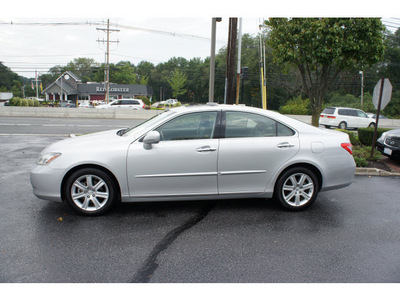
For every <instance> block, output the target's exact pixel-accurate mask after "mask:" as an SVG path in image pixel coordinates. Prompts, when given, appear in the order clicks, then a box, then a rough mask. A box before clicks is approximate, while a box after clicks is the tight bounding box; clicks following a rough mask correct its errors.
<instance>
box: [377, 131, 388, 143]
mask: <svg viewBox="0 0 400 300" xmlns="http://www.w3.org/2000/svg"><path fill="white" fill-rule="evenodd" d="M388 134H389V133H388V132H387V131H385V132H384V133H382V135H381V136H380V138H379V139H378V140H382V141H384V140H385V138H386V136H387V135H388Z"/></svg>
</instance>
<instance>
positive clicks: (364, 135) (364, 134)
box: [358, 127, 391, 146]
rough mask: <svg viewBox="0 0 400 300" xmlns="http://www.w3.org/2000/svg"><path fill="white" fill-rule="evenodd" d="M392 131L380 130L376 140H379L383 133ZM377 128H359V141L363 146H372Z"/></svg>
mask: <svg viewBox="0 0 400 300" xmlns="http://www.w3.org/2000/svg"><path fill="white" fill-rule="evenodd" d="M388 130H391V129H389V128H378V130H377V135H376V138H377V139H379V138H380V136H381V135H382V133H384V132H385V131H388ZM374 131H375V128H370V127H368V128H358V139H359V140H360V142H361V144H363V145H366V146H372V141H373V139H374Z"/></svg>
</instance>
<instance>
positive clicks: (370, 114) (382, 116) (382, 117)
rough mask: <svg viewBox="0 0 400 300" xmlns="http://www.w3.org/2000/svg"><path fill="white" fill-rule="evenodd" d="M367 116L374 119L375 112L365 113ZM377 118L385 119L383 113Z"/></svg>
mask: <svg viewBox="0 0 400 300" xmlns="http://www.w3.org/2000/svg"><path fill="white" fill-rule="evenodd" d="M367 116H368V117H370V118H372V119H374V120H376V114H373V113H367ZM379 119H387V118H386V117H385V116H384V115H382V114H381V113H380V114H379Z"/></svg>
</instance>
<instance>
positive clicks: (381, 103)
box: [371, 77, 393, 158]
mask: <svg viewBox="0 0 400 300" xmlns="http://www.w3.org/2000/svg"><path fill="white" fill-rule="evenodd" d="M392 89H393V86H392V84H391V83H390V81H389V79H388V78H383V77H382V78H381V79H380V80H379V81H378V83H377V84H376V85H375V88H374V93H373V95H372V103H373V104H374V106H375V108H376V110H377V112H376V119H375V131H374V138H373V140H372V148H371V158H372V156H373V155H374V149H375V143H376V136H377V130H378V122H379V114H380V112H381V109H384V108H385V107H386V105H387V104H388V103H389V102H390V99H391V98H392Z"/></svg>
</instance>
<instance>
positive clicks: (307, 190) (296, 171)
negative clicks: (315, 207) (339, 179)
mask: <svg viewBox="0 0 400 300" xmlns="http://www.w3.org/2000/svg"><path fill="white" fill-rule="evenodd" d="M274 192H275V198H276V199H277V200H278V201H279V203H280V204H281V205H282V206H283V207H284V208H285V209H287V210H291V211H300V210H304V209H306V208H307V207H309V206H310V205H311V204H313V203H314V201H315V199H316V198H317V195H318V192H319V183H318V179H317V177H316V175H315V174H314V173H313V172H312V171H310V170H309V169H307V168H304V167H295V168H293V169H289V170H287V171H285V172H284V173H283V174H282V175H281V176H280V177H279V179H278V181H277V184H276V187H275V191H274Z"/></svg>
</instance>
